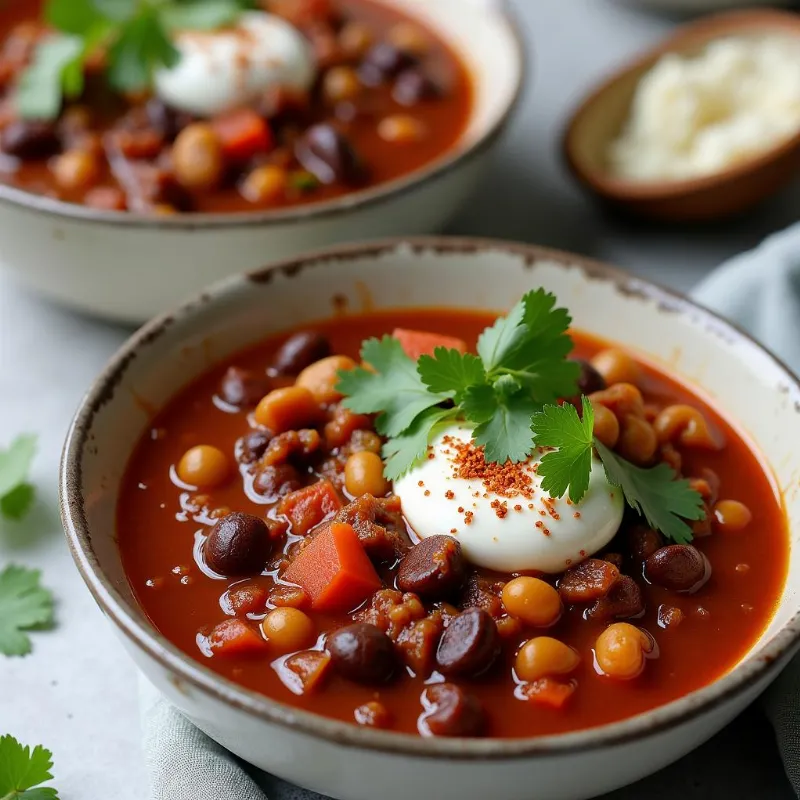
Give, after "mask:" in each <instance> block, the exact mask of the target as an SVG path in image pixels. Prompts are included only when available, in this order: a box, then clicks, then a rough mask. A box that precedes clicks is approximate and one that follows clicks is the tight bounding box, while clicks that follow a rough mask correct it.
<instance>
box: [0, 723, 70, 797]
mask: <svg viewBox="0 0 800 800" xmlns="http://www.w3.org/2000/svg"><path fill="white" fill-rule="evenodd" d="M52 768H53V754H52V753H51V752H50V751H49V750H45V749H44V747H42V746H41V745H36V747H34V748H33V750H31V748H30V747H23V746H22V745H21V744H20V743H19V742H18V741H17V740H16V739H15V738H14V737H13V736H9V735H6V736H0V800H58V792H57V791H56V790H55V789H52V788H49V787H43V786H41V784H43V783H46V782H47V781H50V780H52V779H53V776H52V774H51V773H50V770H51V769H52Z"/></svg>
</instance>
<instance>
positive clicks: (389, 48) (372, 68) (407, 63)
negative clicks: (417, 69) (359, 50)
mask: <svg viewBox="0 0 800 800" xmlns="http://www.w3.org/2000/svg"><path fill="white" fill-rule="evenodd" d="M415 63H416V59H415V58H414V56H413V55H411V54H410V53H406V52H404V51H403V50H400V48H398V47H395V46H394V45H393V44H390V43H389V42H378V43H377V44H375V45H373V46H372V47H370V49H369V50H368V51H367V54H366V55H365V56H364V60H363V61H362V62H361V65H360V66H359V68H358V76H359V78H361V81H362V83H364V84H366V85H367V86H379V85H380V84H382V83H383V82H384V81H386V80H388V79H389V78H394V77H395V76H396V75H398V74H400V73H401V72H402V71H403V70H404V69H407V68H408V67H411V66H413V65H414V64H415Z"/></svg>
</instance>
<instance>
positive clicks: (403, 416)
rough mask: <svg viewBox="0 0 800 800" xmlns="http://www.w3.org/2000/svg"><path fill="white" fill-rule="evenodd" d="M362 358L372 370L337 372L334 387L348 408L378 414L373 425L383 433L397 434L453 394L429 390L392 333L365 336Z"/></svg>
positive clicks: (415, 366) (363, 412)
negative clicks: (366, 337) (337, 375)
mask: <svg viewBox="0 0 800 800" xmlns="http://www.w3.org/2000/svg"><path fill="white" fill-rule="evenodd" d="M361 360H362V361H363V362H364V363H365V364H369V366H370V367H371V369H364V368H363V367H357V368H356V369H354V370H349V371H343V372H340V373H339V383H338V384H337V389H338V390H339V391H340V392H341V393H342V394H343V395H346V399H345V400H344V406H345V407H346V408H349V409H350V410H351V411H355V412H356V413H357V414H379V416H378V418H377V419H376V420H375V427H376V428H377V430H378V433H382V434H383V435H384V436H389V437H393V436H399V435H400V434H401V433H403V432H404V431H406V430H407V429H408V428H409V427H410V426H411V424H412V423H413V422H414V420H415V418H416V417H417V415H418V414H421V413H422V412H423V411H425V410H427V409H428V408H431V407H433V406H437V405H439V404H440V403H442V402H443V401H445V400H449V399H450V398H451V397H452V394H451V393H447V392H444V393H442V392H430V391H428V388H427V387H426V386H425V384H424V383H423V382H422V379H421V378H420V376H419V373H418V372H417V365H416V363H415V362H414V361H412V360H411V359H410V358H409V357H408V356H407V355H406V354H405V352H404V350H403V347H402V345H401V344H400V342H398V341H397V339H393V338H392V337H391V336H384V337H383V338H382V339H367V341H366V342H364V344H363V345H362V348H361ZM373 370H374V371H373Z"/></svg>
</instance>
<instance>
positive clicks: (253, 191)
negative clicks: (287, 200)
mask: <svg viewBox="0 0 800 800" xmlns="http://www.w3.org/2000/svg"><path fill="white" fill-rule="evenodd" d="M288 184H289V179H288V177H287V175H286V170H285V169H284V168H283V167H276V166H275V165H274V164H265V165H264V166H263V167H256V168H255V169H254V170H253V171H252V172H251V173H250V174H249V175H248V176H247V177H246V178H245V179H244V181H242V184H241V187H240V189H239V191H240V192H241V194H242V197H244V199H245V200H249V201H250V202H251V203H274V202H276V201H277V200H280V199H281V198H282V197H283V196H284V194H285V193H286V187H287V186H288Z"/></svg>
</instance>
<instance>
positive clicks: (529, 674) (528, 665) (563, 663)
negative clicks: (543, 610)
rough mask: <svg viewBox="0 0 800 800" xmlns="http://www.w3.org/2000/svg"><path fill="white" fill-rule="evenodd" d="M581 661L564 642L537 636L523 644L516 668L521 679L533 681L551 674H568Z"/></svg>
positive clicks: (518, 654)
mask: <svg viewBox="0 0 800 800" xmlns="http://www.w3.org/2000/svg"><path fill="white" fill-rule="evenodd" d="M580 661H581V657H580V656H579V655H578V653H577V652H576V651H575V650H573V648H571V647H570V646H569V645H567V644H564V642H560V641H559V640H558V639H553V638H552V637H550V636H537V637H536V638H535V639H529V640H528V641H527V642H525V644H524V645H522V647H521V648H520V651H519V653H517V660H516V662H515V664H514V669H515V670H516V673H517V676H518V677H519V678H520V679H521V680H523V681H529V682H532V681H538V680H539V679H540V678H546V677H548V676H551V675H568V674H569V673H570V672H572V671H573V670H574V669H575V668H576V667H577V666H578V664H580Z"/></svg>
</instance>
